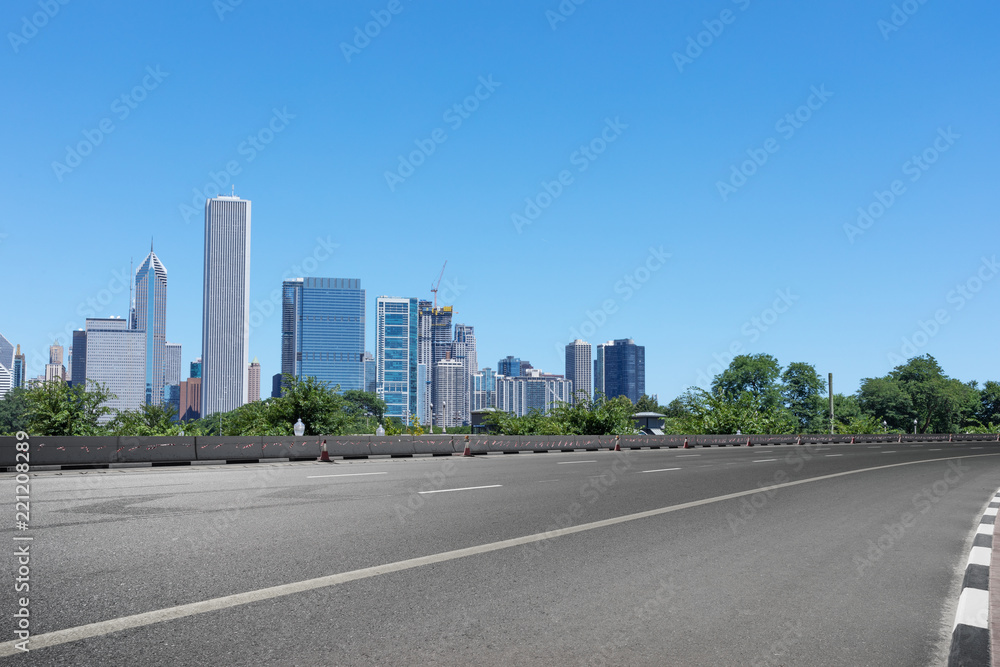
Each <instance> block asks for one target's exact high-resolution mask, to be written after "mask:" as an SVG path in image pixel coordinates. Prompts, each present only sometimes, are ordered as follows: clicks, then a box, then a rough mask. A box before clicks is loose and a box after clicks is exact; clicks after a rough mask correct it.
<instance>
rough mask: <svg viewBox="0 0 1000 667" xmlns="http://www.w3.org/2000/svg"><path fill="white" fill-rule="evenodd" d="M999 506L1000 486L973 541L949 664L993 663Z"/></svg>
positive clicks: (963, 666)
mask: <svg viewBox="0 0 1000 667" xmlns="http://www.w3.org/2000/svg"><path fill="white" fill-rule="evenodd" d="M998 507H1000V490H998V491H997V492H996V493H995V494H994V495H993V498H992V499H991V500H990V503H989V506H988V507H987V508H986V511H985V512H984V513H983V516H982V519H981V520H980V522H979V526H978V527H977V528H976V536H975V538H973V541H972V551H970V552H969V563H968V565H966V567H965V578H964V579H963V580H962V593H961V595H960V596H959V598H958V611H957V612H956V613H955V625H954V626H953V629H952V634H951V651H950V652H949V654H948V667H973V666H974V667H989V665H990V623H989V621H990V614H989V610H990V561H991V560H992V557H993V531H994V528H995V525H994V524H995V523H996V516H997V508H998Z"/></svg>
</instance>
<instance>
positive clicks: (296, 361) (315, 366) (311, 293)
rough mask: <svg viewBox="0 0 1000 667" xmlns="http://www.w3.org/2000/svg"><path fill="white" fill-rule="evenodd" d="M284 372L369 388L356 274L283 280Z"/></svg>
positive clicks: (362, 309) (361, 292)
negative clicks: (342, 276)
mask: <svg viewBox="0 0 1000 667" xmlns="http://www.w3.org/2000/svg"><path fill="white" fill-rule="evenodd" d="M281 372H282V373H288V374H289V375H293V376H295V377H296V378H299V379H302V378H306V377H314V378H316V379H317V380H319V381H320V382H324V383H326V384H327V386H329V387H330V388H331V389H333V388H334V387H336V386H339V387H340V391H348V390H350V389H358V390H361V391H364V390H365V291H364V290H363V289H361V281H360V280H357V279H353V278H299V279H298V280H286V281H285V282H284V283H282V314H281Z"/></svg>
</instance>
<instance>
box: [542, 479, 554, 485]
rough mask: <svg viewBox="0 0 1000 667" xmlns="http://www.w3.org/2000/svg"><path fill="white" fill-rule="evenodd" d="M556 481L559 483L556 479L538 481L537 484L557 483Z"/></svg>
mask: <svg viewBox="0 0 1000 667" xmlns="http://www.w3.org/2000/svg"><path fill="white" fill-rule="evenodd" d="M558 481H559V480H558V479H540V480H538V483H539V484H541V483H542V482H558Z"/></svg>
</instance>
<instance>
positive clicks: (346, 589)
mask: <svg viewBox="0 0 1000 667" xmlns="http://www.w3.org/2000/svg"><path fill="white" fill-rule="evenodd" d="M958 456H962V457H973V458H963V459H954V458H952V457H958ZM930 459H939V461H936V462H934V461H931V462H926V463H918V464H914V465H904V466H897V467H890V468H883V469H880V470H871V471H868V472H862V473H859V474H851V475H845V476H842V477H837V478H833V479H825V480H821V481H813V482H808V483H804V484H798V485H794V486H785V487H783V488H779V489H776V490H771V491H759V492H757V493H755V494H753V495H747V496H744V497H741V498H733V499H729V500H723V501H720V502H712V503H709V504H703V505H700V506H696V507H690V508H686V509H682V510H679V511H675V512H670V513H667V514H661V515H658V516H653V517H647V518H641V519H637V520H634V521H628V522H625V523H618V524H615V525H610V526H605V527H601V528H597V529H594V530H588V531H585V532H580V533H576V534H571V535H565V536H560V537H555V538H553V539H546V540H543V541H541V542H535V543H533V544H527V545H520V546H516V547H513V548H507V549H501V550H495V551H487V552H485V553H481V554H477V555H473V556H469V557H466V558H459V559H454V560H448V561H445V562H441V563H436V564H432V565H424V566H421V567H416V568H413V569H409V570H405V571H400V572H393V573H389V574H381V575H378V576H373V577H369V578H365V579H360V580H357V581H351V582H349V583H344V584H340V585H337V586H333V587H327V588H322V589H317V590H313V591H309V592H304V593H295V594H292V595H287V596H284V597H280V598H275V599H271V600H266V601H261V602H254V603H251V604H248V605H242V606H239V607H233V608H227V609H219V610H216V611H211V612H209V613H206V614H201V615H197V616H192V617H188V618H182V619H179V620H172V621H168V622H164V623H156V624H153V625H149V626H146V627H142V628H137V629H130V630H126V631H123V632H118V633H113V634H107V635H103V636H99V637H94V638H91V639H87V640H84V641H79V642H72V643H67V644H62V645H59V646H53V647H50V648H45V649H40V650H38V651H36V652H33V653H32V654H30V655H29V656H27V660H26V661H25V664H97V663H98V662H100V663H101V664H122V665H125V664H139V663H140V662H145V663H150V662H155V663H157V664H197V663H200V662H211V663H215V664H264V662H266V663H268V664H300V665H308V664H470V663H478V664H509V663H510V662H514V661H519V662H523V663H527V664H681V665H685V664H692V665H697V664H716V665H717V664H754V663H755V662H758V663H760V664H807V663H808V664H845V665H847V664H850V665H861V664H892V665H901V664H929V663H931V662H933V661H934V659H935V658H936V657H940V652H941V650H942V648H943V647H944V646H946V642H947V637H948V634H949V632H950V624H951V618H950V617H949V614H951V615H952V617H953V613H954V602H955V600H956V599H957V590H958V588H957V587H958V584H959V577H960V575H959V571H960V570H961V569H962V568H964V556H965V555H966V554H967V545H968V542H969V540H970V535H971V530H972V527H973V525H974V523H976V522H977V521H978V513H979V512H980V511H981V509H982V507H983V506H984V505H985V503H986V501H987V499H988V498H989V496H990V495H992V493H993V492H994V491H995V490H996V488H997V487H998V486H1000V448H997V447H996V446H995V445H990V444H989V443H974V444H963V445H957V444H956V445H948V444H942V443H936V444H922V445H920V444H914V445H910V444H901V445H899V444H891V445H883V446H881V447H879V446H867V445H854V446H825V447H817V446H811V447H804V446H803V447H791V446H784V447H776V448H775V447H753V448H699V449H697V450H676V449H675V450H642V451H626V452H622V453H611V452H578V453H548V454H519V455H516V456H489V457H477V458H475V459H471V460H470V459H462V458H458V457H455V458H434V459H411V460H371V461H366V462H351V463H346V464H345V463H341V464H338V465H325V464H324V465H321V464H311V463H306V464H294V463H293V464H265V465H257V466H251V465H248V466H228V467H225V466H223V467H205V468H197V469H132V470H127V471H117V470H112V471H89V472H87V473H86V474H83V473H81V472H75V471H74V472H64V473H62V474H59V473H39V474H38V475H37V476H36V477H35V478H34V479H33V482H32V503H33V508H32V509H33V515H32V518H33V524H34V525H35V526H36V527H37V529H38V530H37V533H36V534H37V539H36V542H35V544H34V552H33V553H34V559H33V563H32V565H33V570H32V577H33V582H34V583H33V591H32V593H33V599H32V613H33V615H34V623H35V626H34V629H35V632H36V633H44V632H48V631H52V630H59V629H64V628H73V627H77V626H80V625H82V624H85V623H93V622H98V621H104V620H107V619H112V618H118V617H121V616H126V615H130V614H136V613H142V612H148V611H153V610H158V609H164V608H167V607H172V606H174V605H180V604H186V603H192V602H199V601H202V600H209V599H214V598H218V597H220V596H224V595H231V594H236V593H243V592H246V591H253V590H257V589H261V588H265V587H269V586H275V585H281V584H289V583H292V582H299V581H302V580H307V579H311V578H315V577H321V576H324V575H330V574H335V573H340V572H347V571H352V570H356V569H359V568H366V567H371V566H374V565H381V564H386V563H394V562H398V561H401V560H404V559H409V558H416V557H422V556H429V555H433V554H439V553H443V552H448V551H451V550H454V549H462V548H467V547H472V546H476V545H486V544H491V543H495V542H497V541H499V540H506V539H511V538H518V537H522V536H526V535H533V534H537V533H542V532H544V531H547V530H552V529H556V528H560V527H567V526H581V525H584V524H588V523H591V522H595V521H602V520H608V519H614V518H616V517H623V516H627V515H630V514H634V513H636V512H643V511H648V510H654V509H657V508H663V507H669V506H672V505H676V504H678V503H686V502H690V501H696V500H706V499H711V498H715V497H718V496H721V495H725V494H731V493H738V492H745V491H751V492H752V491H756V490H757V489H758V488H759V487H762V486H769V485H776V484H777V485H782V484H788V483H793V482H798V481H802V480H808V479H812V478H817V477H820V476H828V475H832V474H837V473H842V472H848V471H851V470H858V469H866V468H874V467H877V466H889V465H895V464H900V463H908V462H916V461H926V460H930ZM946 459H947V460H946ZM332 475H337V476H336V477H334V476H332ZM4 485H5V486H7V485H11V486H12V483H11V482H10V480H9V479H5V480H4ZM470 487H487V488H470ZM458 489H465V490H458ZM433 491H447V492H441V493H427V492H433ZM10 495H13V494H12V493H11V494H10ZM11 509H12V508H11ZM907 515H911V518H912V521H907V522H905V523H906V525H904V517H906V516H907ZM879 545H881V546H879ZM8 567H12V565H11V564H8ZM36 585H37V588H34V586H36ZM11 598H13V593H11V594H10V595H9V596H7V598H6V599H4V600H3V603H4V605H5V607H4V611H5V612H6V610H7V609H8V608H10V607H11V604H12V600H11ZM7 616H8V618H9V615H7ZM8 636H9V635H8ZM17 660H18V661H24V658H17ZM768 660H770V661H771V662H767V661H768Z"/></svg>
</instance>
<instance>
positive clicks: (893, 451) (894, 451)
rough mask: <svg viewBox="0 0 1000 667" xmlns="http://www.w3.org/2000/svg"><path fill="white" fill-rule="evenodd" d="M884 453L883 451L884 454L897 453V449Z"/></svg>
mask: <svg viewBox="0 0 1000 667" xmlns="http://www.w3.org/2000/svg"><path fill="white" fill-rule="evenodd" d="M882 453H883V454H895V453H896V450H895V449H890V450H889V451H887V452H882Z"/></svg>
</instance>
